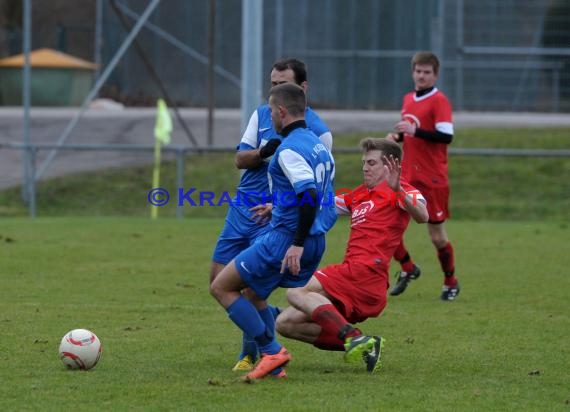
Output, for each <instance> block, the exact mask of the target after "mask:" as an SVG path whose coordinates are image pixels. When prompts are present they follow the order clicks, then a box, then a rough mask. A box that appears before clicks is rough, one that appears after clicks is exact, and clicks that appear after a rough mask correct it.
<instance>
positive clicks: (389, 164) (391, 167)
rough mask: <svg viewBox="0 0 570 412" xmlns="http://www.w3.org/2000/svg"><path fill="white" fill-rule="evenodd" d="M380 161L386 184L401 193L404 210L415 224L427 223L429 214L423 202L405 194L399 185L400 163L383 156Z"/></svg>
mask: <svg viewBox="0 0 570 412" xmlns="http://www.w3.org/2000/svg"><path fill="white" fill-rule="evenodd" d="M382 160H383V163H384V170H385V173H386V182H387V183H388V186H389V187H390V188H391V189H392V190H393V191H395V192H396V193H402V195H403V196H402V197H401V198H402V204H403V206H404V209H405V210H406V211H407V212H408V213H409V214H410V216H411V217H412V219H414V220H415V221H416V222H417V223H427V221H428V220H429V214H428V211H427V208H426V205H425V201H423V200H422V199H418V198H417V196H414V195H413V194H410V193H407V192H405V191H404V190H403V189H402V186H401V184H400V175H401V172H402V165H400V161H399V160H398V159H395V158H394V157H392V156H384V157H383V158H382Z"/></svg>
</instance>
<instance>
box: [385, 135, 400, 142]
mask: <svg viewBox="0 0 570 412" xmlns="http://www.w3.org/2000/svg"><path fill="white" fill-rule="evenodd" d="M384 139H386V140H390V141H391V142H396V143H398V142H399V141H400V140H399V137H398V133H388V134H387V135H386V137H385V138H384Z"/></svg>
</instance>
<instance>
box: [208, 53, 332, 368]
mask: <svg viewBox="0 0 570 412" xmlns="http://www.w3.org/2000/svg"><path fill="white" fill-rule="evenodd" d="M270 80H271V86H276V85H278V84H283V83H295V84H297V85H299V86H301V87H302V88H303V90H304V91H305V92H306V91H307V88H308V83H307V69H306V66H305V64H304V63H303V62H302V61H300V60H297V59H291V58H289V59H282V60H278V61H276V62H275V63H274V64H273V66H272V68H271V74H270ZM305 121H306V123H307V127H308V128H309V129H311V130H312V131H313V132H314V133H315V134H316V135H317V136H319V138H320V140H321V141H322V143H323V144H324V145H325V146H326V147H327V148H328V149H329V150H330V149H331V148H332V134H331V132H330V130H329V129H328V127H327V126H326V125H325V123H324V122H323V121H322V120H321V119H320V118H319V116H317V114H316V113H315V112H314V111H313V110H311V109H310V108H309V107H307V108H306V111H305ZM281 140H282V138H281V136H280V135H279V134H278V133H277V132H276V131H275V128H274V127H273V123H272V121H271V111H270V109H269V105H267V104H264V105H261V106H259V107H258V108H257V109H256V110H255V112H253V114H252V115H251V118H250V120H249V123H248V125H247V128H246V130H245V132H244V134H243V137H242V139H241V142H240V144H239V146H238V148H237V150H238V151H237V153H236V156H235V162H236V166H237V167H238V168H239V169H245V170H244V173H243V174H242V176H241V180H240V183H239V185H238V188H237V193H236V196H235V198H234V199H233V200H232V203H231V204H230V207H229V210H228V213H227V216H226V221H225V224H224V227H223V229H222V232H221V233H220V236H219V238H218V241H217V243H216V247H215V249H214V253H213V256H212V267H211V270H210V283H211V282H212V281H213V280H214V279H215V277H216V276H217V274H218V273H219V272H220V271H221V270H222V269H223V268H224V266H225V265H227V264H228V263H229V262H230V261H231V260H232V259H233V258H234V257H236V256H237V254H238V253H239V252H241V251H242V250H244V249H246V248H247V247H249V246H250V245H251V244H252V243H253V241H254V240H255V238H257V237H258V236H260V235H262V234H263V233H265V232H266V231H267V230H268V228H269V226H268V225H267V223H268V219H267V217H268V216H267V209H263V208H259V209H256V208H255V205H258V204H261V203H263V202H264V201H267V196H264V194H268V193H269V185H268V181H267V166H268V164H269V160H270V158H271V156H272V155H273V153H274V152H275V150H276V149H277V147H278V146H279V144H281ZM252 209H253V210H252ZM274 314H275V312H274V311H273V314H267V316H274ZM257 354H258V348H257V345H256V344H255V342H254V341H253V339H252V338H250V337H247V336H244V338H243V343H242V350H241V353H240V354H239V356H238V362H237V363H236V365H235V366H234V370H236V371H246V370H251V368H253V364H254V363H255V361H256V359H257Z"/></svg>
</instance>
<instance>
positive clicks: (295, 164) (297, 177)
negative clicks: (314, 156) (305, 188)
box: [279, 149, 315, 186]
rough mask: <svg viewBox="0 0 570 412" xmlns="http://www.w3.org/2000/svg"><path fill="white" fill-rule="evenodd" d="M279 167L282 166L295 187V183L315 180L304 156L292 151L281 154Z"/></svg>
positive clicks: (283, 151)
mask: <svg viewBox="0 0 570 412" xmlns="http://www.w3.org/2000/svg"><path fill="white" fill-rule="evenodd" d="M279 166H281V170H283V173H284V174H285V176H286V177H287V179H289V182H291V185H293V186H295V183H298V182H302V181H304V180H315V175H314V173H313V169H311V166H309V164H308V163H307V161H306V160H305V159H304V158H303V156H301V155H300V154H299V153H297V152H295V151H293V150H291V149H285V150H282V151H281V152H279Z"/></svg>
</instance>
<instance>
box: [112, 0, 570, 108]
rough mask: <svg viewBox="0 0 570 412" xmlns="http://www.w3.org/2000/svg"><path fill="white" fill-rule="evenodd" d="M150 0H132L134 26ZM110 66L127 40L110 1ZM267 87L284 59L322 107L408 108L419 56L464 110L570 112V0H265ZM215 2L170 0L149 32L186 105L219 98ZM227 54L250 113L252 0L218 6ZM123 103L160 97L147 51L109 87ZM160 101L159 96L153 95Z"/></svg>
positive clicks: (220, 45) (229, 83)
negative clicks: (246, 71) (246, 86)
mask: <svg viewBox="0 0 570 412" xmlns="http://www.w3.org/2000/svg"><path fill="white" fill-rule="evenodd" d="M142 3H143V2H140V1H138V0H123V1H122V2H119V5H120V8H121V10H123V12H125V13H127V14H128V15H129V16H130V18H131V19H134V18H136V16H137V15H138V14H139V13H140V12H141V10H142V9H143V7H144V4H142ZM104 4H105V7H104V13H103V15H104V18H103V25H104V30H103V33H104V42H103V43H104V45H105V46H104V49H103V61H105V62H106V61H108V59H109V58H110V56H111V55H112V53H113V52H114V51H115V50H116V49H117V47H118V45H119V44H120V42H121V41H122V39H123V37H124V35H125V33H124V30H123V29H122V27H121V25H120V24H119V21H118V20H117V17H116V15H115V13H114V11H113V10H112V9H111V7H110V6H109V5H108V4H107V3H106V2H105V3H104ZM263 8H264V11H263V30H264V37H263V56H264V68H265V69H266V73H265V75H264V79H263V80H264V82H265V83H264V84H266V85H267V86H269V85H268V83H267V77H268V76H267V72H268V71H269V68H270V66H271V64H272V62H273V61H274V60H275V59H276V58H278V57H282V56H295V57H299V58H301V59H303V60H305V61H306V62H307V63H308V66H309V71H310V83H311V88H310V92H309V95H310V99H311V102H312V104H313V105H314V106H317V107H327V108H347V109H348V108H350V109H397V108H399V106H400V104H401V98H402V95H403V93H404V92H405V91H406V90H408V89H410V88H411V87H412V83H411V79H410V67H409V61H410V58H411V56H412V55H413V53H414V52H415V51H417V50H424V49H431V50H434V51H435V52H436V53H437V54H438V55H439V56H440V58H441V60H442V72H441V75H440V81H439V86H440V88H441V89H443V90H444V91H445V92H446V93H447V94H448V96H449V97H450V98H451V100H452V102H453V104H454V106H455V108H456V109H459V110H485V111H488V110H495V111H548V112H568V111H570V2H568V1H566V0H549V1H546V0H503V1H496V0H358V1H356V0H353V1H350V0H311V1H306V0H288V1H286V2H285V1H284V0H265V1H264V2H263ZM207 12H208V4H207V2H204V1H185V0H169V1H164V2H162V3H161V5H160V7H159V8H158V9H157V11H156V12H155V13H154V14H153V16H152V18H151V22H150V23H149V25H147V26H146V28H147V30H143V32H142V33H141V35H140V40H141V42H142V43H143V44H144V45H145V51H146V52H147V53H148V54H150V55H151V56H152V60H153V62H154V63H155V65H156V67H157V70H158V72H159V73H160V76H161V78H162V79H163V80H164V82H165V83H166V84H167V87H168V89H169V90H171V91H172V95H173V96H174V98H175V99H176V100H178V101H179V102H181V103H182V104H185V105H194V106H204V105H205V104H206V99H207V90H206V81H205V79H206V77H207V64H206V56H207V55H208V49H207V18H206V16H207ZM215 20H216V43H215V59H216V63H217V64H218V65H219V67H220V68H222V69H223V72H221V71H219V72H218V76H217V79H216V101H217V105H218V106H220V107H237V106H239V95H240V90H239V82H237V81H236V80H237V79H239V78H240V60H241V55H240V45H241V26H240V25H241V2H239V1H218V2H216V12H215ZM107 92H110V93H111V94H112V93H115V94H116V96H117V97H120V96H123V97H127V96H128V97H130V98H131V101H132V100H133V99H134V100H136V99H137V98H139V99H140V100H141V101H143V102H144V99H145V98H149V96H150V97H155V96H156V95H157V90H156V87H155V85H153V84H152V83H151V82H149V79H148V75H147V74H146V73H145V71H144V70H143V69H142V64H141V61H140V58H139V56H138V55H137V54H136V53H135V52H134V51H130V52H129V53H128V54H127V56H126V57H125V58H124V59H123V61H122V63H121V65H120V67H119V68H118V69H117V70H115V72H114V74H113V77H112V78H111V79H110V81H109V82H108V84H107ZM151 100H152V99H151Z"/></svg>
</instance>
